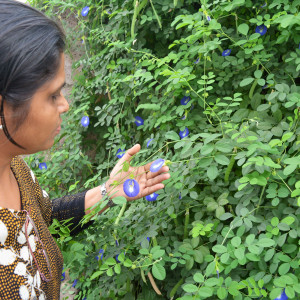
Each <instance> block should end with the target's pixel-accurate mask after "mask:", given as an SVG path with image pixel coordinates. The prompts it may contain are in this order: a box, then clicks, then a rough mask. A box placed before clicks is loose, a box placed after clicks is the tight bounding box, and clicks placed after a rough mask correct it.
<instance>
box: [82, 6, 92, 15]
mask: <svg viewBox="0 0 300 300" xmlns="http://www.w3.org/2000/svg"><path fill="white" fill-rule="evenodd" d="M89 10H90V8H89V7H88V6H85V7H84V8H83V9H82V10H81V15H82V16H83V17H86V16H87V14H88V13H89Z"/></svg>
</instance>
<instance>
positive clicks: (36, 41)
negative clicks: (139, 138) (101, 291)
mask: <svg viewBox="0 0 300 300" xmlns="http://www.w3.org/2000/svg"><path fill="white" fill-rule="evenodd" d="M64 48H65V41H64V34H63V32H62V31H61V29H60V28H59V26H58V25H57V24H56V23H55V22H53V21H52V20H50V19H48V18H47V17H45V16H44V15H43V14H42V13H41V12H39V11H37V10H35V9H33V8H31V7H29V6H26V5H25V4H22V3H19V2H17V1H14V0H0V57H1V59H0V298H1V299H6V300H7V299H59V293H60V279H61V273H62V266H63V257H62V254H61V252H60V250H59V248H58V247H57V245H56V243H55V241H54V239H53V237H52V236H51V234H50V232H49V230H48V226H49V225H50V224H51V222H52V220H53V219H54V218H56V219H58V220H64V219H69V218H73V223H74V224H78V222H79V221H80V220H81V219H82V218H83V216H84V215H85V213H88V212H89V211H88V210H87V208H90V207H92V206H93V205H94V204H96V203H98V202H101V199H102V197H103V196H104V195H106V193H108V194H113V195H112V197H116V196H124V197H126V198H127V200H128V201H131V200H135V199H139V198H142V197H144V196H146V195H148V194H151V193H153V192H155V191H157V190H159V189H161V188H163V187H164V185H163V184H162V181H164V180H166V179H168V178H169V177H170V175H169V174H168V171H169V169H168V167H166V166H165V167H163V168H162V169H161V170H160V171H159V172H157V173H151V172H149V168H150V164H147V165H145V166H142V167H139V168H138V169H137V170H133V168H132V167H130V169H129V171H128V172H127V173H125V174H124V172H123V173H122V174H120V173H118V171H119V170H120V169H121V168H122V164H123V163H124V162H125V161H126V160H127V161H130V158H131V157H132V156H133V155H135V154H136V153H137V152H138V151H139V150H140V145H135V146H134V147H133V148H131V149H129V150H128V151H127V152H126V154H125V155H124V156H123V157H122V158H121V159H120V160H119V162H118V163H117V165H116V166H115V167H114V169H113V170H112V172H111V175H110V178H109V180H108V181H107V182H106V183H105V184H104V185H102V186H101V187H100V186H98V187H96V188H94V189H91V190H88V191H85V192H83V193H80V194H77V195H72V196H66V197H63V198H60V199H55V200H53V201H51V200H50V199H49V197H48V195H47V193H45V192H43V191H42V189H41V188H40V186H39V184H38V182H37V180H36V178H35V176H34V174H33V172H32V170H30V168H29V167H28V166H27V165H26V163H25V162H24V160H23V159H22V157H21V155H24V154H26V155H28V154H31V153H36V152H39V151H42V150H46V149H49V148H50V147H51V146H52V145H53V143H54V138H55V136H56V135H58V134H59V132H60V129H61V115H62V114H63V113H65V112H67V111H68V109H69V104H68V102H67V101H66V99H65V98H64V96H63V95H62V93H61V89H62V87H63V86H64V82H65V71H64ZM132 171H135V173H134V175H135V176H136V177H135V179H136V180H137V181H138V183H139V186H140V192H139V194H138V195H137V196H136V197H133V198H129V197H127V196H126V195H125V193H124V192H123V189H122V185H121V184H120V185H119V186H117V187H114V188H113V189H112V186H113V185H112V183H113V182H114V181H120V180H121V179H123V178H124V177H125V176H126V175H129V173H130V172H132ZM108 203H109V204H108V205H107V206H106V208H105V209H107V208H108V207H110V206H112V205H113V204H112V202H111V200H110V201H109V202H108ZM105 209H104V210H105ZM101 212H102V211H101Z"/></svg>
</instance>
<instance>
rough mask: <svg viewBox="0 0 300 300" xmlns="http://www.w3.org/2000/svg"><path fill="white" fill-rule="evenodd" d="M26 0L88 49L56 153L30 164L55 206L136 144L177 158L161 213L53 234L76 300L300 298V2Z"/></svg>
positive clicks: (142, 207)
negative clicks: (62, 21) (67, 24)
mask: <svg viewBox="0 0 300 300" xmlns="http://www.w3.org/2000/svg"><path fill="white" fill-rule="evenodd" d="M31 2H32V3H33V4H34V5H36V6H37V7H39V8H40V9H44V10H45V11H46V12H47V14H49V15H51V16H52V17H54V16H56V17H57V16H58V17H59V18H61V17H60V15H61V13H64V16H65V17H66V16H67V17H68V16H70V15H72V16H73V15H75V16H76V18H77V21H78V27H77V28H76V29H75V28H74V30H73V31H72V32H69V31H68V34H69V37H70V39H69V43H70V45H71V47H72V44H73V43H74V41H76V40H77V41H80V40H82V43H79V47H82V48H83V49H84V52H85V55H84V57H83V58H82V59H81V60H80V61H79V62H77V63H76V64H75V67H78V66H81V67H82V71H81V73H80V74H79V75H78V76H77V78H76V84H75V85H74V88H73V91H72V99H71V100H72V103H73V105H72V108H71V110H70V112H69V113H68V116H67V117H66V118H65V119H64V121H65V126H64V130H63V134H62V135H61V137H60V141H57V143H56V145H55V147H53V149H52V150H51V152H50V153H48V154H47V156H45V155H44V154H39V155H36V156H34V157H31V158H30V159H29V161H30V163H31V166H32V167H33V168H34V169H35V171H36V172H37V173H38V175H39V180H40V183H41V185H42V186H44V187H47V189H48V190H47V191H48V192H49V194H50V196H52V198H55V197H58V196H61V195H65V194H67V193H74V192H77V191H81V190H83V189H88V188H91V187H94V186H97V185H99V184H100V183H102V182H104V181H105V179H107V176H108V174H109V171H110V170H111V169H112V167H113V166H114V165H115V163H116V161H117V160H118V159H119V158H118V157H117V154H118V155H119V153H122V150H126V149H128V148H130V147H132V146H133V145H134V144H135V143H140V144H141V146H142V150H141V151H140V152H139V154H138V155H137V156H136V157H135V159H134V163H136V164H141V163H145V162H149V161H151V160H154V159H156V158H163V159H166V160H169V161H170V162H171V163H170V164H169V167H170V170H171V178H170V179H169V180H167V181H166V182H165V189H164V190H161V191H160V192H159V193H158V194H159V195H158V197H157V199H156V200H155V201H147V200H146V199H141V200H138V201H134V202H133V203H130V204H128V205H127V207H126V210H125V212H124V209H125V206H122V201H120V205H119V206H117V207H114V208H111V209H110V210H108V211H106V212H105V213H104V214H101V215H99V216H96V217H95V218H94V219H95V222H94V224H93V225H91V226H90V227H89V228H88V229H86V230H84V231H83V232H82V233H80V234H79V235H78V236H76V237H71V236H69V231H68V229H67V228H66V227H64V226H62V225H59V224H58V223H57V222H55V224H54V225H53V226H52V227H51V230H52V232H53V233H55V232H56V233H58V234H59V235H60V237H59V238H58V239H57V242H58V243H59V245H60V247H61V249H62V251H63V254H64V259H65V267H66V268H69V269H70V276H71V279H72V280H74V279H78V282H77V284H76V287H77V288H78V289H79V290H80V292H79V293H78V296H77V298H76V299H83V298H84V297H86V299H130V300H131V299H141V300H142V299H143V300H147V299H149V300H153V299H182V300H188V299H237V300H238V299H275V298H276V297H278V296H279V295H281V294H282V293H285V294H286V296H287V297H288V299H299V297H300V268H299V263H300V251H299V249H300V247H299V245H300V243H299V240H300V226H299V224H300V209H299V205H300V197H299V196H300V176H299V165H300V154H299V150H300V135H299V133H300V127H299V112H300V88H299V71H300V50H299V43H300V26H299V24H300V14H299V4H300V1H299V0H293V1H288V0H273V1H268V2H266V3H265V2H264V1H250V0H232V1H227V0H215V1H204V0H203V1H202V0H201V1H196V0H186V1H183V0H178V1H176V0H174V1H173V0H172V1H171V0H156V1H154V0H153V1H152V0H149V1H148V0H141V1H136V0H130V1H127V0H102V1H96V0H86V1H83V0H64V1H60V0H51V1H43V0H34V1H31ZM86 6H87V7H88V8H87V7H86ZM84 7H85V9H84V10H83V11H82V9H83V8H84ZM83 116H89V121H90V123H89V125H88V126H87V127H83V126H82V125H81V123H80V120H81V118H82V117H83ZM137 117H138V118H137ZM150 139H151V141H150V143H149V140H150ZM62 142H63V144H62ZM61 144H62V145H61ZM119 149H120V150H119ZM119 156H120V155H119ZM41 162H46V163H47V166H48V168H47V170H45V169H43V171H41V170H39V169H38V164H39V163H41ZM121 207H122V209H121ZM96 210H97V211H99V210H100V208H99V207H98V208H96ZM123 213H124V214H123ZM122 214H123V215H122ZM118 215H119V217H118ZM100 249H102V250H101V253H99V250H100ZM100 254H101V258H99V256H100ZM97 255H99V256H98V259H96V256H97ZM116 255H118V256H117V257H116ZM160 293H161V294H162V295H161V296H160V295H159V294H160Z"/></svg>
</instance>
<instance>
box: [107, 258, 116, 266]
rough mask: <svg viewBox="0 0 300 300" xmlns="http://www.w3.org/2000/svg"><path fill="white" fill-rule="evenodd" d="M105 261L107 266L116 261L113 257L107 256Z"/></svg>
mask: <svg viewBox="0 0 300 300" xmlns="http://www.w3.org/2000/svg"><path fill="white" fill-rule="evenodd" d="M105 263H106V264H107V265H109V266H112V265H115V264H116V263H117V262H116V260H115V259H114V258H112V257H109V258H108V259H106V260H105Z"/></svg>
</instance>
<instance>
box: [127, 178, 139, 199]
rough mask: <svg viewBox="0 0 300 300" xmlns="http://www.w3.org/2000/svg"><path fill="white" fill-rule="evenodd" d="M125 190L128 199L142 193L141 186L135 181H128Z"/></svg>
mask: <svg viewBox="0 0 300 300" xmlns="http://www.w3.org/2000/svg"><path fill="white" fill-rule="evenodd" d="M123 190H124V192H125V194H126V195H127V196H128V197H135V196H137V195H138V194H139V192H140V186H139V184H138V182H137V181H136V180H135V179H127V180H125V182H124V184H123Z"/></svg>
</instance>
